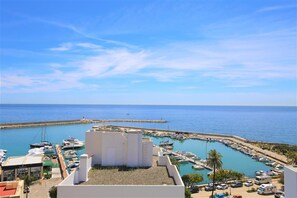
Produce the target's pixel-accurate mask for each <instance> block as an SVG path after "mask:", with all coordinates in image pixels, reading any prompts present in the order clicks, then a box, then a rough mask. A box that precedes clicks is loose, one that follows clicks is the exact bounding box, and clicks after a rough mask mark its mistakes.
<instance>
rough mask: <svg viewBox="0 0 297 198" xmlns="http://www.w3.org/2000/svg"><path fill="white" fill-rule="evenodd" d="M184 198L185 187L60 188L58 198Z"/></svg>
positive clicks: (83, 186) (84, 186)
mask: <svg viewBox="0 0 297 198" xmlns="http://www.w3.org/2000/svg"><path fill="white" fill-rule="evenodd" d="M68 197H71V198H79V197H80V198H94V197H102V198H140V197H141V198H183V197H184V187H183V186H174V185H172V186H169V185H168V186H166V185H164V186H161V185H160V186H149V185H147V186H132V185H131V186H111V185H108V186H86V185H81V186H60V185H59V186H58V198H68Z"/></svg>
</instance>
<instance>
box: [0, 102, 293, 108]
mask: <svg viewBox="0 0 297 198" xmlns="http://www.w3.org/2000/svg"><path fill="white" fill-rule="evenodd" d="M0 105H115V106H124V105H126V106H238V107H239V106H243V107H297V104H296V105H259V104H242V105H240V104H102V103H101V104H99V103H70V104H65V103H0Z"/></svg>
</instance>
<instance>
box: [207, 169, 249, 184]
mask: <svg viewBox="0 0 297 198" xmlns="http://www.w3.org/2000/svg"><path fill="white" fill-rule="evenodd" d="M213 176H214V174H211V175H209V176H208V177H209V178H210V179H212V180H213ZM243 176H244V174H243V173H239V172H236V171H232V170H224V169H220V170H217V171H216V178H215V179H216V181H219V182H226V181H228V180H241V179H242V178H243Z"/></svg>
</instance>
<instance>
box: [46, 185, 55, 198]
mask: <svg viewBox="0 0 297 198" xmlns="http://www.w3.org/2000/svg"><path fill="white" fill-rule="evenodd" d="M48 192H49V196H50V198H57V187H56V186H53V187H51V188H50V190H49V191H48Z"/></svg>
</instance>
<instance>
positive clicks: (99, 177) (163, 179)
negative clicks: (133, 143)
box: [80, 156, 175, 185]
mask: <svg viewBox="0 0 297 198" xmlns="http://www.w3.org/2000/svg"><path fill="white" fill-rule="evenodd" d="M80 185H175V183H174V179H173V178H172V177H170V176H169V175H168V171H167V168H166V166H159V165H158V164H157V157H155V156H154V157H153V166H152V167H149V168H127V167H102V166H95V167H93V168H92V169H91V170H90V171H89V180H88V181H87V182H83V183H80Z"/></svg>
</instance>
